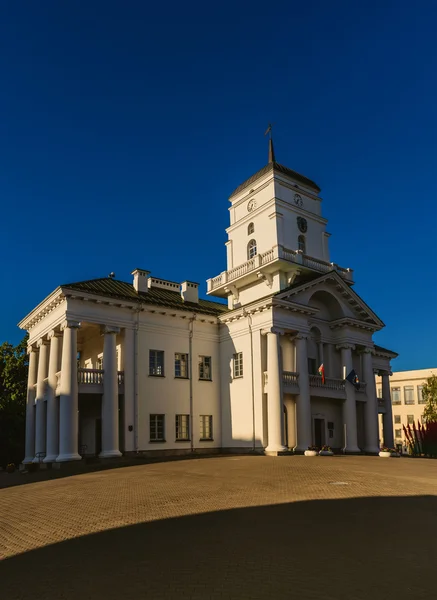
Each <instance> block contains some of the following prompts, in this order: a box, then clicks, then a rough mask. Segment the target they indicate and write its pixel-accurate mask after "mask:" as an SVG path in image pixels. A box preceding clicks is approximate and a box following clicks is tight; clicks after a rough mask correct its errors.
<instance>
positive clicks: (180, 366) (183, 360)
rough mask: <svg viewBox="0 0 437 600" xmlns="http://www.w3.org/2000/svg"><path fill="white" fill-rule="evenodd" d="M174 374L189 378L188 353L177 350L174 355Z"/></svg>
mask: <svg viewBox="0 0 437 600" xmlns="http://www.w3.org/2000/svg"><path fill="white" fill-rule="evenodd" d="M174 376H175V377H180V378H181V379H187V378H188V354H180V353H179V352H176V353H175V355H174Z"/></svg>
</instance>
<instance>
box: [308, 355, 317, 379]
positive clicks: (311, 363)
mask: <svg viewBox="0 0 437 600" xmlns="http://www.w3.org/2000/svg"><path fill="white" fill-rule="evenodd" d="M308 373H309V374H310V375H317V374H318V371H317V360H316V359H315V358H309V359H308Z"/></svg>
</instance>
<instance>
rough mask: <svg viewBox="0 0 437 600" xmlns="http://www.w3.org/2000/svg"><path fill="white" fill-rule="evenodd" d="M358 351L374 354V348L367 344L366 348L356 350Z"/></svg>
mask: <svg viewBox="0 0 437 600" xmlns="http://www.w3.org/2000/svg"><path fill="white" fill-rule="evenodd" d="M358 352H359V353H360V354H372V355H373V354H375V350H374V349H373V348H370V347H368V346H367V347H366V348H361V350H358Z"/></svg>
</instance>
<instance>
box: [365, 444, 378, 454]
mask: <svg viewBox="0 0 437 600" xmlns="http://www.w3.org/2000/svg"><path fill="white" fill-rule="evenodd" d="M364 452H366V454H379V448H378V446H364Z"/></svg>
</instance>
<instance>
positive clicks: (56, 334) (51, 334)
mask: <svg viewBox="0 0 437 600" xmlns="http://www.w3.org/2000/svg"><path fill="white" fill-rule="evenodd" d="M54 337H62V334H61V332H60V331H56V330H55V329H52V330H51V331H49V332H48V334H47V339H48V340H51V339H52V338H54Z"/></svg>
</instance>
